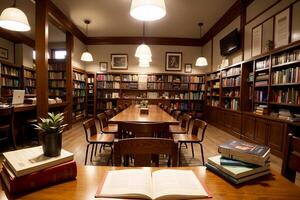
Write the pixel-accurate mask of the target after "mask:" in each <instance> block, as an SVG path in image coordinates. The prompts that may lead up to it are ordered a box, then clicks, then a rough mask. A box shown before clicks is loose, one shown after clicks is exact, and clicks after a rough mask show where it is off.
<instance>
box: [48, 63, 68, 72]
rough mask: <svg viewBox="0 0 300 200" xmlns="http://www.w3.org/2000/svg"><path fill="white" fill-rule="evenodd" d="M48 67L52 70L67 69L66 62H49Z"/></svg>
mask: <svg viewBox="0 0 300 200" xmlns="http://www.w3.org/2000/svg"><path fill="white" fill-rule="evenodd" d="M48 69H49V70H50V71H66V63H64V62H61V63H49V67H48Z"/></svg>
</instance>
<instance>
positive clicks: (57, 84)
mask: <svg viewBox="0 0 300 200" xmlns="http://www.w3.org/2000/svg"><path fill="white" fill-rule="evenodd" d="M48 64H49V69H48V81H49V85H48V87H49V98H53V99H55V98H60V99H62V101H63V102H66V76H67V74H66V61H65V60H55V59H49V60H48Z"/></svg>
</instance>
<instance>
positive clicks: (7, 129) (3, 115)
mask: <svg viewBox="0 0 300 200" xmlns="http://www.w3.org/2000/svg"><path fill="white" fill-rule="evenodd" d="M13 121H14V107H8V108H0V142H2V141H5V142H6V143H7V145H8V146H9V140H10V139H12V143H13V147H14V149H17V145H16V137H15V133H14V130H13Z"/></svg>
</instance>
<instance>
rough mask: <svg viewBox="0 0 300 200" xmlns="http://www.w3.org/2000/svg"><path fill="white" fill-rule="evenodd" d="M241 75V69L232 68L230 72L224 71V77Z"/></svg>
mask: <svg viewBox="0 0 300 200" xmlns="http://www.w3.org/2000/svg"><path fill="white" fill-rule="evenodd" d="M240 73H241V68H240V67H233V68H230V69H228V70H224V71H222V77H226V76H233V75H239V74H240Z"/></svg>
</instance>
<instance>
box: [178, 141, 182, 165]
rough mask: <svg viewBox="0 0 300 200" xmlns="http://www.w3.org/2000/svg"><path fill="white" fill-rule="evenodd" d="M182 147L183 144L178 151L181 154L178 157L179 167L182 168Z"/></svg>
mask: <svg viewBox="0 0 300 200" xmlns="http://www.w3.org/2000/svg"><path fill="white" fill-rule="evenodd" d="M181 145H182V143H180V144H179V151H178V153H179V155H178V162H179V166H181Z"/></svg>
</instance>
